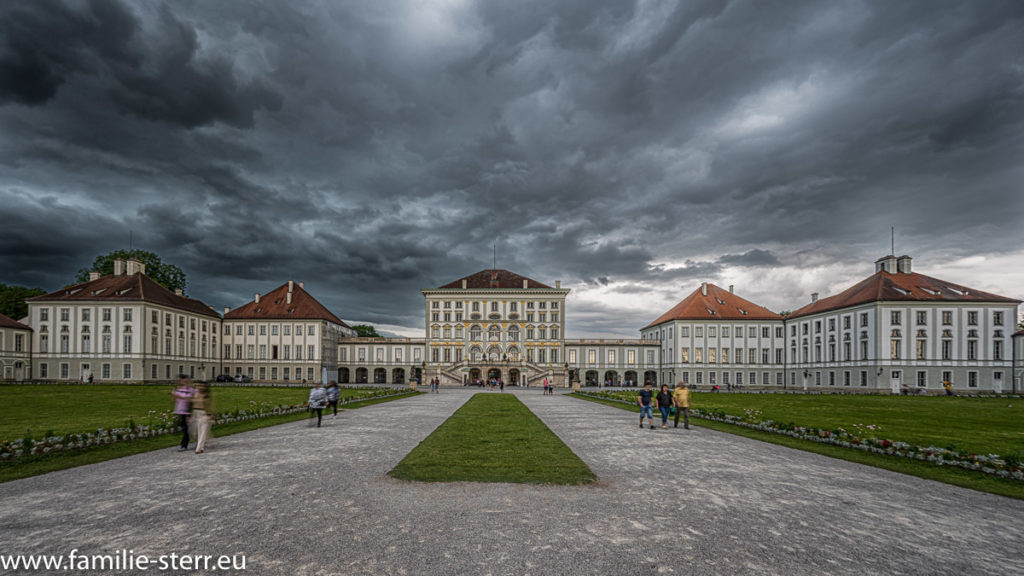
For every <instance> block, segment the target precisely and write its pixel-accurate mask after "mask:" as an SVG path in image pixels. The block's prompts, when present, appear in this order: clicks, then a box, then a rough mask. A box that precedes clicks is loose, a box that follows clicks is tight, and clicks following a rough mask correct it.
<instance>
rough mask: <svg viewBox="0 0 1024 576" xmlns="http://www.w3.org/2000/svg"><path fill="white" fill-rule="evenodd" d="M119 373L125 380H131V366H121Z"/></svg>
mask: <svg viewBox="0 0 1024 576" xmlns="http://www.w3.org/2000/svg"><path fill="white" fill-rule="evenodd" d="M121 373H122V374H123V378H125V379H128V378H131V377H132V365H131V364H125V365H124V366H122V367H121Z"/></svg>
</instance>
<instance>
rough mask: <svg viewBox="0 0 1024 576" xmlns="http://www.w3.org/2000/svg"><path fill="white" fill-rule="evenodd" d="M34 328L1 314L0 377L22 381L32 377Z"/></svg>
mask: <svg viewBox="0 0 1024 576" xmlns="http://www.w3.org/2000/svg"><path fill="white" fill-rule="evenodd" d="M31 366H32V330H31V329H29V328H28V327H27V326H24V325H23V324H20V323H18V322H15V321H14V320H12V319H9V318H7V317H6V316H2V315H0V379H2V380H6V381H14V382H21V381H23V380H29V379H31V377H32V373H31Z"/></svg>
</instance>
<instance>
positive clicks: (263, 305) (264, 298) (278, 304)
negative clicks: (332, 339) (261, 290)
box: [224, 282, 348, 327]
mask: <svg viewBox="0 0 1024 576" xmlns="http://www.w3.org/2000/svg"><path fill="white" fill-rule="evenodd" d="M224 319H225V320H238V319H257V320H259V319H274V320H290V319H294V320H327V321H329V322H333V323H335V324H338V325H340V326H345V327H348V324H345V323H344V322H342V321H341V319H340V318H338V317H337V316H335V315H334V314H333V313H332V312H331V311H330V310H328V309H327V308H325V307H324V305H323V304H321V303H320V302H318V301H317V299H316V298H313V296H311V295H310V294H309V292H306V290H305V289H304V288H302V287H301V286H299V284H298V283H297V282H295V283H293V284H292V301H291V303H290V304H289V303H288V283H287V282H285V283H284V284H282V285H281V286H279V287H277V288H275V289H273V290H271V291H270V292H268V293H266V294H262V295H260V301H259V302H256V301H255V300H253V301H251V302H249V303H248V304H246V305H244V306H240V307H238V308H235V309H234V310H232V311H230V312H228V313H227V314H225V315H224Z"/></svg>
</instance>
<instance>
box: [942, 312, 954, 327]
mask: <svg viewBox="0 0 1024 576" xmlns="http://www.w3.org/2000/svg"><path fill="white" fill-rule="evenodd" d="M942 325H943V326H952V325H953V312H951V311H949V310H943V311H942Z"/></svg>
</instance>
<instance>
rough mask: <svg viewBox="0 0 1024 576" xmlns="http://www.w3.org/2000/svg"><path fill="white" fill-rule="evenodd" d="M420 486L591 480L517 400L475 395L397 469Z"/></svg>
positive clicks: (579, 462) (582, 466)
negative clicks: (453, 483)
mask: <svg viewBox="0 0 1024 576" xmlns="http://www.w3.org/2000/svg"><path fill="white" fill-rule="evenodd" d="M388 474H389V475H391V476H393V477H395V478H401V479H404V480H418V481H423V482H460V481H462V482H513V483H527V484H585V483H588V482H592V481H594V480H595V479H596V478H597V477H596V476H595V475H594V473H593V472H591V470H590V468H588V467H587V465H586V464H584V463H583V461H582V460H580V459H579V457H578V456H576V454H574V453H573V452H572V450H570V449H569V447H568V446H566V445H565V443H563V442H562V441H561V440H560V439H559V438H558V436H555V434H554V433H553V432H551V430H550V429H548V427H547V426H545V425H544V423H543V422H541V421H540V419H539V418H537V416H536V415H534V414H533V413H532V412H530V410H529V409H527V408H526V406H524V405H523V403H522V402H520V401H519V399H518V398H516V397H515V396H512V395H510V394H476V395H474V396H473V397H472V398H470V400H469V401H468V402H466V403H465V404H464V405H463V406H462V407H461V408H459V409H458V410H457V411H456V412H455V413H454V414H452V416H451V417H450V418H448V420H446V421H445V422H444V424H442V425H441V426H439V427H438V428H437V429H436V430H434V432H433V433H431V434H430V436H427V438H426V439H425V440H423V442H421V443H420V445H419V446H417V447H416V448H415V449H414V450H413V451H412V452H410V453H409V454H408V455H407V456H406V457H405V458H404V459H403V460H402V461H401V462H399V463H398V466H395V468H394V469H393V470H391V471H390V472H388Z"/></svg>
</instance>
